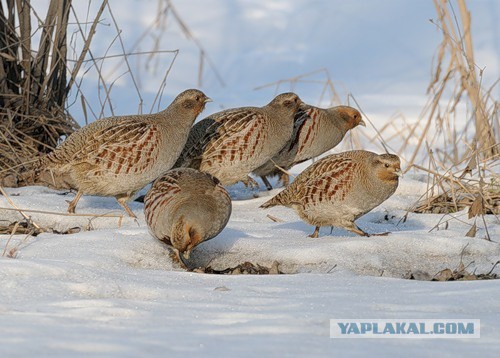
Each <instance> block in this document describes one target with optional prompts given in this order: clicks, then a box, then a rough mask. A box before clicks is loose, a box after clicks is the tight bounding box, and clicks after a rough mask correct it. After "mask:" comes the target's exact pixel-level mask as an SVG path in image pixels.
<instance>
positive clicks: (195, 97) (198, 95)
mask: <svg viewBox="0 0 500 358" xmlns="http://www.w3.org/2000/svg"><path fill="white" fill-rule="evenodd" d="M207 102H212V100H211V99H210V98H209V97H207V96H206V95H205V93H203V92H202V91H200V90H197V89H188V90H186V91H184V92H182V93H180V94H179V95H178V96H177V97H176V98H175V100H174V102H173V103H175V104H179V105H180V106H182V108H185V109H188V110H192V111H194V114H195V116H198V115H199V114H200V113H201V112H203V110H204V109H205V105H206V104H207Z"/></svg>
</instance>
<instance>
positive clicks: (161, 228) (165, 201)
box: [144, 168, 231, 266]
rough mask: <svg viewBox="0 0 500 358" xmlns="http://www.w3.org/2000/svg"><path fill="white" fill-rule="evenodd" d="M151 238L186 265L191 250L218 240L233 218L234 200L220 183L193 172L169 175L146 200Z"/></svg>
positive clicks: (191, 170) (155, 187)
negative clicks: (167, 248) (159, 241)
mask: <svg viewBox="0 0 500 358" xmlns="http://www.w3.org/2000/svg"><path fill="white" fill-rule="evenodd" d="M144 214H145V216H146V222H147V224H148V227H149V230H150V232H151V234H152V235H153V236H154V237H155V238H157V239H158V240H161V241H163V242H165V243H167V244H168V245H170V246H172V247H173V249H174V251H175V253H176V254H177V256H178V258H179V260H180V261H181V262H182V263H183V264H184V265H185V266H187V265H186V264H185V262H184V260H183V258H184V259H189V255H190V253H191V250H192V249H193V248H194V247H196V246H197V245H199V244H201V243H202V242H204V241H206V240H210V239H211V238H213V237H215V236H217V235H218V234H219V233H220V232H221V231H222V229H223V228H224V227H225V226H226V224H227V222H228V220H229V217H230V215H231V199H230V197H229V194H228V193H227V191H226V189H224V187H223V186H222V185H220V183H219V180H217V178H215V177H213V176H212V175H210V174H208V173H202V172H199V171H198V170H195V169H191V168H179V169H172V170H170V171H168V172H167V173H166V174H165V175H163V176H161V177H160V178H158V179H157V180H156V181H155V182H154V183H153V186H152V187H151V189H150V190H149V191H148V193H147V194H146V196H145V197H144ZM181 255H182V256H181Z"/></svg>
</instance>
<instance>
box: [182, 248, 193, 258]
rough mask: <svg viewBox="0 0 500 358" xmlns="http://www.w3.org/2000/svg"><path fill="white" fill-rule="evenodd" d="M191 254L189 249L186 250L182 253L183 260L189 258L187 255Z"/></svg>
mask: <svg viewBox="0 0 500 358" xmlns="http://www.w3.org/2000/svg"><path fill="white" fill-rule="evenodd" d="M190 255H191V250H186V251H184V252H183V253H182V256H183V257H184V259H185V260H189V256H190Z"/></svg>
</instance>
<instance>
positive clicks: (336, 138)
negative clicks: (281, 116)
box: [253, 104, 365, 190]
mask: <svg viewBox="0 0 500 358" xmlns="http://www.w3.org/2000/svg"><path fill="white" fill-rule="evenodd" d="M358 125H362V126H365V122H363V119H362V118H361V113H359V111H358V110H357V109H355V108H352V107H349V106H337V107H331V108H327V109H323V108H318V107H314V106H310V105H306V104H302V105H301V106H300V109H299V111H297V113H296V114H295V118H294V126H293V134H292V136H291V138H290V139H289V140H288V142H287V143H286V145H285V146H284V147H283V149H281V150H280V151H279V153H278V154H276V155H275V156H274V157H273V158H271V160H269V161H268V162H266V163H265V164H263V165H262V166H260V167H259V168H257V169H255V170H254V171H253V173H254V174H255V175H257V176H260V177H261V179H262V181H263V182H264V184H265V185H266V187H267V189H268V190H271V189H272V186H271V184H270V183H269V181H268V180H267V177H268V176H276V175H279V176H280V177H281V179H282V181H283V184H285V185H288V175H287V174H285V173H283V172H282V171H281V170H280V169H278V168H277V167H276V165H278V166H279V167H281V168H283V169H285V170H288V169H290V168H291V167H293V166H294V165H296V164H299V163H302V162H304V161H306V160H309V159H312V158H315V157H317V156H319V155H321V154H323V153H325V152H327V151H329V150H330V149H332V148H334V147H335V146H336V145H337V144H339V143H340V141H342V139H343V138H344V136H345V134H346V133H347V132H348V131H349V130H351V129H353V128H354V127H356V126H358Z"/></svg>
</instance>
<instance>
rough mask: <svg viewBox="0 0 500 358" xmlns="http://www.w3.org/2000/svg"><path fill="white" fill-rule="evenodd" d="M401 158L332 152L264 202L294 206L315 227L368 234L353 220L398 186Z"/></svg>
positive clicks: (370, 153) (361, 152)
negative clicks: (337, 228)
mask: <svg viewBox="0 0 500 358" xmlns="http://www.w3.org/2000/svg"><path fill="white" fill-rule="evenodd" d="M400 165H401V164H400V160H399V157H398V156H396V155H394V154H375V153H372V152H368V151H365V150H354V151H349V152H343V153H339V154H333V155H329V156H327V157H325V158H322V159H321V160H319V161H317V162H316V163H314V164H313V165H311V166H309V167H308V168H307V169H305V170H304V171H303V172H302V173H300V175H299V176H297V178H296V179H295V180H294V181H293V183H292V184H290V185H289V186H288V187H286V188H285V189H284V190H283V191H282V192H280V193H279V194H278V195H276V196H275V197H273V198H272V199H271V200H269V201H267V202H265V203H264V204H262V205H261V207H262V208H269V207H272V206H276V205H283V206H286V207H291V208H293V209H295V211H296V212H297V213H298V214H299V216H300V217H301V219H302V220H304V221H305V222H307V223H309V224H311V225H314V226H316V229H315V230H314V233H313V234H312V235H310V237H318V233H319V228H320V227H321V226H337V227H340V228H344V229H346V230H349V231H352V232H354V233H356V234H358V235H364V236H368V234H367V233H365V232H364V231H363V230H361V229H360V228H359V227H357V226H356V224H355V223H354V220H356V219H358V218H359V217H360V216H362V215H364V214H366V213H367V212H369V211H370V210H372V209H373V208H375V207H376V206H378V205H380V204H381V203H382V202H384V201H385V200H387V199H388V198H389V197H390V196H391V195H392V194H393V193H394V192H395V191H396V188H397V187H398V179H399V177H400V176H401V169H400Z"/></svg>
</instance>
